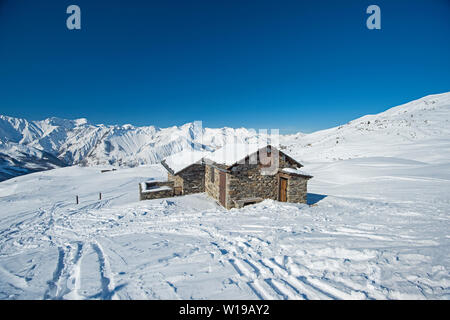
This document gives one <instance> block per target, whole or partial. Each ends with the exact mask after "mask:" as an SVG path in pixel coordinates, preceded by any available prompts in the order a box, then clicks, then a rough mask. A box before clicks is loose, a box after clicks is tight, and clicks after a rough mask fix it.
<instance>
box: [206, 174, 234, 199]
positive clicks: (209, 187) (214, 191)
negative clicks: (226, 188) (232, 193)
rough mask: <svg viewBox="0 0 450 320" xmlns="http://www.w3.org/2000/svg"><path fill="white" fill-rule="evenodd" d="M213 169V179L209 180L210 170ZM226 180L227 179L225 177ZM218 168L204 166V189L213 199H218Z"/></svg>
mask: <svg viewBox="0 0 450 320" xmlns="http://www.w3.org/2000/svg"><path fill="white" fill-rule="evenodd" d="M213 170H214V181H212V182H211V172H212V171H213ZM227 180H228V179H227ZM219 183H220V182H219V170H217V169H215V168H214V167H212V166H210V165H206V166H205V191H206V193H207V194H208V195H209V196H210V197H211V198H213V199H215V200H217V201H219Z"/></svg>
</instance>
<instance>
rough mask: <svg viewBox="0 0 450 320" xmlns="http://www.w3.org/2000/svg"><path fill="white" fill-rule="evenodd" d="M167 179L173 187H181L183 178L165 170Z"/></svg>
mask: <svg viewBox="0 0 450 320" xmlns="http://www.w3.org/2000/svg"><path fill="white" fill-rule="evenodd" d="M167 180H168V181H171V182H173V186H174V187H180V188H183V178H181V177H180V176H178V175H173V174H171V173H170V172H167Z"/></svg>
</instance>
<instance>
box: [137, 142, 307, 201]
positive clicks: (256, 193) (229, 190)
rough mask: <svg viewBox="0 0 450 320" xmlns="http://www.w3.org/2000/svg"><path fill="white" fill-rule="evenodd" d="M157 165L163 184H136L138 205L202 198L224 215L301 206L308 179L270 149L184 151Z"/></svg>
mask: <svg viewBox="0 0 450 320" xmlns="http://www.w3.org/2000/svg"><path fill="white" fill-rule="evenodd" d="M161 164H162V165H163V166H164V168H166V170H167V172H168V173H167V181H165V182H155V181H153V182H152V181H151V182H143V183H141V184H140V185H139V191H140V199H141V200H147V199H157V198H165V197H172V196H180V195H186V194H192V193H200V192H206V193H207V194H208V195H209V196H210V197H212V198H213V199H215V200H217V202H218V203H219V204H221V205H222V206H223V207H225V208H227V209H231V208H241V207H243V206H245V205H248V204H253V203H257V202H260V201H262V200H264V199H272V200H278V201H282V202H296V203H306V196H307V183H308V180H309V179H311V178H312V176H310V175H308V174H307V173H305V172H303V171H302V170H300V168H301V167H303V166H302V164H300V163H299V162H298V161H296V160H295V159H293V158H292V157H290V156H289V155H287V154H286V153H285V152H282V151H280V150H278V149H277V148H275V147H273V146H271V145H266V146H263V147H258V146H255V145H251V144H228V145H226V146H224V147H223V148H221V149H219V150H217V151H215V152H213V153H211V152H201V151H184V152H181V153H177V154H175V155H173V156H170V157H168V158H166V159H164V161H162V162H161Z"/></svg>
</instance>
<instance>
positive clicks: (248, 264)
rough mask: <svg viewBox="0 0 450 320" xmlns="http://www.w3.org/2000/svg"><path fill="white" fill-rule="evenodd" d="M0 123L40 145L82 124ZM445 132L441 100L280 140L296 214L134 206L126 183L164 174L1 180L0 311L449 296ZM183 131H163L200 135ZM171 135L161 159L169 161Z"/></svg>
mask: <svg viewBox="0 0 450 320" xmlns="http://www.w3.org/2000/svg"><path fill="white" fill-rule="evenodd" d="M5 119H6V118H5ZM7 120H8V123H12V124H13V125H11V126H9V125H8V126H5V127H6V128H9V129H8V130H6V129H5V130H4V132H6V133H7V134H9V137H10V138H8V139H7V140H8V141H13V138H14V137H15V135H18V136H17V137H16V138H15V139H16V140H17V139H19V138H20V139H22V140H23V139H25V140H26V139H28V137H29V136H33V137H34V135H36V137H40V138H39V139H38V140H39V141H40V142H42V143H44V142H45V141H47V140H48V139H47V138H46V137H48V136H49V135H51V136H52V137H53V136H55V137H59V135H58V134H56V133H58V132H59V129H58V130H56V129H55V128H60V127H61V126H62V125H65V126H66V127H69V128H72V126H74V127H77V128H78V127H80V126H81V127H83V126H85V125H86V124H85V122H83V121H81V122H80V121H78V122H77V123H69V124H64V123H63V124H62V125H61V124H58V126H57V127H55V126H53V125H52V128H53V127H55V128H53V129H52V130H50V131H48V130H47V129H46V130H47V131H46V130H44V129H45V128H44V129H42V128H43V126H42V124H39V125H38V124H34V126H33V125H32V124H27V123H26V122H21V121H18V122H17V121H15V120H14V121H13V120H11V119H7ZM54 121H56V120H54V119H53V120H52V123H53V122H54ZM45 123H47V122H45ZM449 123H450V93H446V94H441V95H434V96H428V97H425V98H422V99H419V100H417V101H413V102H411V103H408V104H405V105H402V106H399V107H396V108H392V109H390V110H388V111H386V112H383V113H380V114H378V115H372V116H365V117H363V118H360V119H356V120H354V121H351V122H349V123H348V124H345V125H342V126H339V127H336V128H331V129H328V130H322V131H319V132H316V133H312V134H308V135H303V134H297V135H291V136H284V137H281V139H280V140H281V144H282V147H283V148H284V149H283V150H286V151H287V152H288V153H289V154H291V155H293V156H295V157H296V158H298V159H299V160H300V161H301V162H302V163H303V164H304V165H305V167H304V168H302V170H303V169H304V170H305V171H306V172H308V173H311V174H312V175H313V176H314V178H313V179H311V180H310V181H309V184H308V204H307V205H306V204H304V205H303V204H289V203H279V202H276V201H264V202H262V203H259V204H256V205H251V206H247V207H245V208H243V209H233V210H229V211H227V210H225V209H223V208H222V207H220V206H218V205H217V204H216V203H215V202H214V201H213V200H212V199H210V198H208V197H207V196H206V195H205V194H197V195H190V196H183V197H176V198H168V199H160V200H149V201H138V183H140V182H142V181H148V180H151V179H155V180H161V179H165V178H166V173H165V170H164V169H163V167H162V166H161V165H147V166H141V167H135V168H128V169H126V168H119V169H118V170H116V171H110V172H104V173H101V170H102V169H107V168H108V167H106V166H103V167H101V166H94V167H77V166H72V167H66V168H59V169H54V170H49V171H43V172H37V173H33V174H28V175H24V176H20V177H15V178H12V179H9V180H6V181H3V182H0V299H178V298H181V299H450V232H449V230H450V195H449V190H450V129H449V128H450V126H449V125H448V124H449ZM0 127H1V126H0ZM41 127H42V128H41ZM13 128H15V129H14V130H13ZM17 128H19V129H20V130H18V131H17V130H16V129H17ZM30 128H31V129H33V128H34V129H33V130H31V129H30ZM83 128H84V127H83ZM85 129H86V130H87V129H89V128H84V129H83V130H85ZM191 129H192V128H191V126H189V125H187V126H183V127H181V128H176V127H174V128H171V129H170V130H169V131H174V132H178V133H179V134H180V135H181V136H182V140H183V141H184V140H186V139H185V134H186V133H189V134H188V136H191V138H192V137H197V138H198V137H199V136H201V135H200V134H194V132H191V131H192V130H191ZM55 130H56V131H55ZM70 130H72V129H70ZM70 130H69V131H67V132H69V133H70V134H72V133H73V132H75V133H76V132H78V130H79V129H76V130H75V131H70ZM80 130H81V129H80ZM89 130H90V129H89ZM117 130H119V129H117ZM130 130H131V129H130ZM148 130H151V129H150V128H148ZM152 130H153V129H152ZM155 130H156V129H155ZM204 130H205V132H206V131H208V129H204ZM211 130H212V129H211ZM227 130H228V129H221V130H220V129H218V131H208V133H207V135H206V137H207V139H206V141H208V145H210V146H218V145H220V144H221V143H223V140H224V137H227V136H234V135H236V134H237V133H238V132H237V131H233V130H232V131H230V132H228V131H229V130H228V131H227ZM237 130H241V129H237ZM41 131H42V132H44V131H45V132H50V133H48V134H47V133H46V134H43V135H42V134H41V133H42V132H41ZM138 131H139V130H138ZM156 131H158V130H156ZM156 131H155V132H156ZM160 131H161V132H162V131H163V130H159V131H158V132H160ZM17 132H20V134H18V133H17ZM34 132H36V133H34ZM55 132H56V133H55ZM83 132H84V131H83ZM133 132H134V131H133ZM161 132H160V133H156V134H155V137H156V138H155V139H156V140H157V139H159V138H158V137H159V136H161V137H163V136H166V135H163V134H162V133H161ZM16 133H17V134H16ZM25 133H26V134H25ZM244 133H246V134H242V136H243V137H244V138H245V139H244V141H246V139H247V133H248V132H247V131H246V132H244ZM0 134H1V131H0ZM125 135H126V136H128V135H131V133H126V134H125ZM171 135H172V133H171V134H170V136H171ZM87 136H88V135H87ZM119 136H120V135H119ZM143 136H144V134H143ZM42 137H43V138H42ZM74 137H75V135H74ZM117 137H118V136H117V135H112V136H111V137H110V138H108V139H109V140H102V141H110V142H111V143H112V141H115V140H114V139H116V138H117ZM197 138H196V139H197ZM30 139H31V138H30ZM30 139H28V140H30ZM33 139H34V138H33ZM33 139H31V140H30V141H35V140H33ZM74 139H75V138H74ZM117 139H118V138H117ZM134 139H135V138H133V139H130V140H129V141H128V140H127V141H128V142H130V143H131V142H132V141H135V140H134ZM152 139H153V138H152ZM161 139H162V138H161ZM164 139H165V138H164ZM164 139H163V140H164ZM171 139H172V138H170V139H169V138H168V140H167V141H166V140H164V143H162V144H161V148H163V149H164V148H166V147H165V146H169V145H170V147H167V150H166V151H167V152H168V153H172V152H175V151H179V150H178V149H179V147H180V146H181V144H174V145H172V142H170V141H175V140H173V139H172V140H171ZM199 139H200V138H199ZM22 140H20V141H22ZM28 140H27V141H28ZM75 140H77V139H75ZM143 140H145V141H146V143H147V142H148V141H147V140H146V139H143ZM150 140H151V139H150ZM150 140H149V141H150ZM194 140H195V139H193V140H192V141H194ZM216 140H217V141H216ZM36 141H37V140H36ZM51 141H53V142H55V141H59V140H58V139H53V140H51ZM82 141H84V140H82ZM92 141H94V140H92ZM186 141H188V140H186ZM199 141H203V143H204V141H205V139H200V140H199ZM128 142H127V143H128ZM166 142H167V144H166ZM5 143H11V142H5ZM14 143H19V142H14ZM21 143H22V142H21ZM33 143H34V142H33ZM42 143H41V144H42ZM55 143H56V142H55ZM133 143H134V142H133ZM133 143H131V144H130V145H134V144H133ZM152 143H153V142H152ZM152 143H150V144H149V146H150V145H151V144H152ZM199 144H201V143H200V142H199ZM33 145H34V144H33ZM86 145H87V144H86ZM112 145H114V144H113V143H112ZM119 145H121V144H120V143H118V142H117V146H119ZM80 146H84V144H83V143H81V144H79V145H78V147H80ZM27 147H28V145H27ZM30 148H31V147H30ZM102 148H103V147H99V148H94V149H93V150H97V151H98V150H103V149H102ZM130 148H131V147H130ZM133 148H134V147H133ZM133 148H131V149H133ZM211 148H212V147H211ZM131 149H130V150H131ZM138 149H139V148H137V149H136V150H138ZM144 149H145V148H144ZM212 149H214V148H212ZM5 150H6V149H5ZM8 150H9V149H8ZM111 150H113V151H114V150H116V151H117V150H122V149H121V148H118V147H117V148H116V147H114V148H112V149H111ZM133 150H134V149H133ZM139 150H140V149H139ZM152 150H153V149H152ZM155 150H156V149H155ZM155 150H153V151H155ZM164 150H165V149H164ZM97 151H96V152H97ZM153 151H152V152H153ZM121 152H124V153H123V155H120V157H122V156H123V157H125V158H127V157H130V159H131V158H134V157H136V155H137V153H133V152H125V151H123V150H122V151H121ZM5 154H6V153H5ZM145 154H147V153H146V152H143V153H142V154H141V155H142V156H143V155H145ZM101 155H102V156H101V157H100V158H101V159H103V160H105V161H103V160H102V162H101V163H108V161H109V160H108V159H109V158H108V157H109V156H111V155H113V157H112V159H113V158H114V157H115V155H114V152H106V153H101ZM166 155H167V154H166ZM117 156H119V154H117ZM158 157H162V155H158ZM88 158H89V157H88ZM94 158H95V159H96V158H97V157H94ZM125 158H123V159H125ZM8 159H9V158H8ZM8 159H7V160H8ZM114 159H115V158H114ZM117 159H119V158H117ZM120 159H122V158H120ZM8 161H9V160H8ZM11 161H13V160H11ZM113 162H114V161H113ZM94 163H95V162H94ZM114 164H116V163H115V162H114ZM8 166H10V164H9V162H8ZM100 192H101V193H102V200H99V193H100ZM76 195H78V196H79V200H80V203H79V204H78V205H77V204H76V203H75V196H76Z"/></svg>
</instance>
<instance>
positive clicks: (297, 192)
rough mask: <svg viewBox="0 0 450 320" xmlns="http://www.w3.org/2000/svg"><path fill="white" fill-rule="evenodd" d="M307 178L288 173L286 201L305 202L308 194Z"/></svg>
mask: <svg viewBox="0 0 450 320" xmlns="http://www.w3.org/2000/svg"><path fill="white" fill-rule="evenodd" d="M307 184H308V179H306V178H304V177H301V176H296V175H290V176H289V178H288V185H287V201H288V202H295V203H306V198H307V194H308V190H307Z"/></svg>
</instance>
